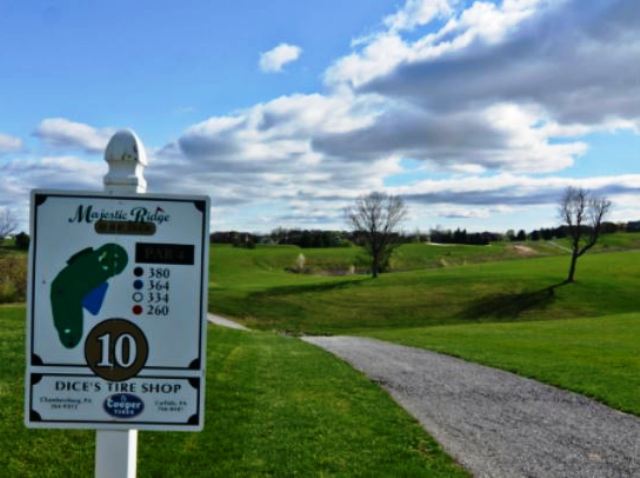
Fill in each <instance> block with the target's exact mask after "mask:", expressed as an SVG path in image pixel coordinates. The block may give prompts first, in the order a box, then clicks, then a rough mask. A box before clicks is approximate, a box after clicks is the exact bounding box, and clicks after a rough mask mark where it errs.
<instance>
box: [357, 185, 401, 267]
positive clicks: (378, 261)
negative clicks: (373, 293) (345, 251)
mask: <svg viewBox="0 0 640 478" xmlns="http://www.w3.org/2000/svg"><path fill="white" fill-rule="evenodd" d="M407 212H408V210H407V206H406V205H405V203H404V201H403V200H402V198H400V197H399V196H391V195H388V194H385V193H380V192H372V193H371V194H369V195H367V196H361V197H359V198H358V199H357V200H356V202H355V204H354V205H352V206H350V207H348V208H347V209H346V210H345V216H346V220H347V223H348V224H349V225H350V226H351V227H352V228H353V229H354V230H355V231H356V232H357V233H358V234H359V235H360V236H361V237H362V238H363V241H364V248H365V250H366V251H367V254H368V255H369V257H370V259H371V276H372V277H374V278H375V277H378V273H379V272H381V271H382V269H383V266H384V265H385V264H386V263H387V262H388V260H389V258H390V257H391V253H392V252H393V249H395V248H396V247H397V246H398V245H399V241H398V239H399V235H398V232H397V230H396V229H397V228H398V226H399V225H400V224H401V223H402V221H403V220H404V219H405V218H406V216H407Z"/></svg>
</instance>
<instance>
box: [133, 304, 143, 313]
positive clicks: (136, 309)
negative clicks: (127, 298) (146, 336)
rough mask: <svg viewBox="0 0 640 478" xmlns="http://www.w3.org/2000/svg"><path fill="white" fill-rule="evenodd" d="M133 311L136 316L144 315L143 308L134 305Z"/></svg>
mask: <svg viewBox="0 0 640 478" xmlns="http://www.w3.org/2000/svg"><path fill="white" fill-rule="evenodd" d="M132 310H133V313H134V314H136V315H140V314H142V306H140V305H134V306H133V309H132Z"/></svg>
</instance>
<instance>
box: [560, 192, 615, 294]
mask: <svg viewBox="0 0 640 478" xmlns="http://www.w3.org/2000/svg"><path fill="white" fill-rule="evenodd" d="M610 209H611V201H609V200H608V199H607V198H606V197H604V196H597V195H595V194H593V193H592V192H590V191H588V190H585V189H582V188H574V187H568V188H567V189H566V190H565V192H564V194H563V195H562V198H561V199H560V204H559V207H558V214H559V216H560V219H561V220H562V221H563V223H564V224H565V227H566V228H567V233H568V237H569V240H570V241H571V264H570V266H569V274H568V276H567V279H566V280H565V282H566V283H569V282H574V276H575V273H576V264H577V262H578V258H580V257H581V256H582V255H584V254H585V253H586V252H587V251H588V250H589V249H591V248H592V247H593V246H594V245H595V244H596V242H598V238H599V237H600V232H601V229H602V221H603V220H604V218H605V216H606V215H607V213H608V212H609V210H610Z"/></svg>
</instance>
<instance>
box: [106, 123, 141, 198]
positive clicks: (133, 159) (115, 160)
mask: <svg viewBox="0 0 640 478" xmlns="http://www.w3.org/2000/svg"><path fill="white" fill-rule="evenodd" d="M104 160H105V161H106V162H107V164H108V165H109V171H108V172H107V174H106V175H105V176H104V188H105V191H107V192H111V193H132V192H135V193H144V192H145V191H146V190H147V182H146V181H145V179H144V175H143V172H144V167H145V166H146V165H147V164H148V161H147V153H146V151H145V149H144V145H143V144H142V141H140V138H138V136H137V135H136V134H135V133H134V132H133V131H131V130H127V129H125V130H121V131H118V132H117V133H116V134H114V135H113V136H112V137H111V139H110V140H109V143H108V144H107V148H106V149H105V152H104Z"/></svg>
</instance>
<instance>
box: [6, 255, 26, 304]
mask: <svg viewBox="0 0 640 478" xmlns="http://www.w3.org/2000/svg"><path fill="white" fill-rule="evenodd" d="M26 296H27V261H26V258H25V257H21V256H13V255H11V256H5V257H0V303H6V302H23V301H24V300H25V299H26Z"/></svg>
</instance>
